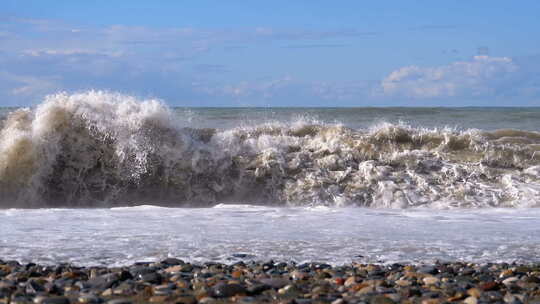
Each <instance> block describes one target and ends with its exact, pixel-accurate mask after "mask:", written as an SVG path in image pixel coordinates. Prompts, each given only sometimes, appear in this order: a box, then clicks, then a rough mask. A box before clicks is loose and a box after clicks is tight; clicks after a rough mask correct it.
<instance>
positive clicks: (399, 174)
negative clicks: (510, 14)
mask: <svg viewBox="0 0 540 304" xmlns="http://www.w3.org/2000/svg"><path fill="white" fill-rule="evenodd" d="M186 125H189V118H185V119H183V118H182V117H181V116H178V115H177V114H175V113H174V112H172V111H171V110H170V109H169V108H168V107H167V106H166V105H165V104H164V103H162V102H160V101H158V100H138V99H136V98H134V97H131V96H125V95H121V94H116V93H108V92H101V91H89V92H85V93H78V94H67V93H59V94H55V95H50V96H48V97H46V98H45V100H44V101H43V103H41V104H40V105H38V106H37V107H35V108H24V109H18V110H15V111H13V112H11V113H10V114H9V115H8V116H7V117H6V118H5V119H4V120H3V121H2V122H1V123H0V126H1V131H0V207H2V208H10V207H16V208H33V207H89V206H90V207H111V206H129V205H138V204H153V205H154V204H156V205H162V206H215V205H217V204H219V203H228V202H234V203H243V202H246V203H255V204H261V205H293V206H295V205H314V206H366V207H377V208H408V207H429V208H452V207H478V208H480V207H537V206H539V205H540V133H538V132H534V131H523V130H496V131H481V130H474V129H470V130H456V129H450V128H441V129H433V128H432V129H427V128H426V129H424V128H417V127H411V126H408V125H405V124H399V123H398V124H392V123H383V124H379V125H376V126H373V127H372V128H369V129H359V130H358V129H350V128H347V127H346V126H343V125H340V124H337V123H336V124H324V123H318V122H316V121H314V120H309V119H298V120H297V121H293V122H290V123H283V122H275V123H265V124H251V125H244V126H242V127H236V128H231V129H227V130H219V129H210V128H208V129H196V128H189V127H186Z"/></svg>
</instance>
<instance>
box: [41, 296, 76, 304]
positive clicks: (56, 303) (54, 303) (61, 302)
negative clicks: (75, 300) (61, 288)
mask: <svg viewBox="0 0 540 304" xmlns="http://www.w3.org/2000/svg"><path fill="white" fill-rule="evenodd" d="M36 299H37V298H36ZM35 303H36V304H70V301H69V299H68V298H66V297H50V298H49V297H47V298H46V297H43V298H40V299H39V300H36V301H35Z"/></svg>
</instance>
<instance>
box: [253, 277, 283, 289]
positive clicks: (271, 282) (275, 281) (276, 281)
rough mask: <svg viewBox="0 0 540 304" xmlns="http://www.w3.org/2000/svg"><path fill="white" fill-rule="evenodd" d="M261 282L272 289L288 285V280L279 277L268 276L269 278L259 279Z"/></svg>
mask: <svg viewBox="0 0 540 304" xmlns="http://www.w3.org/2000/svg"><path fill="white" fill-rule="evenodd" d="M260 282H261V283H263V284H266V285H268V286H270V287H272V288H274V289H279V288H283V287H285V286H286V285H289V283H290V281H289V280H285V279H280V278H269V279H261V280H260Z"/></svg>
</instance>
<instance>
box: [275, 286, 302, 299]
mask: <svg viewBox="0 0 540 304" xmlns="http://www.w3.org/2000/svg"><path fill="white" fill-rule="evenodd" d="M278 293H279V294H280V295H284V296H296V295H298V294H299V293H300V290H299V289H298V288H297V287H296V286H294V285H287V286H285V287H283V288H280V289H279V290H278Z"/></svg>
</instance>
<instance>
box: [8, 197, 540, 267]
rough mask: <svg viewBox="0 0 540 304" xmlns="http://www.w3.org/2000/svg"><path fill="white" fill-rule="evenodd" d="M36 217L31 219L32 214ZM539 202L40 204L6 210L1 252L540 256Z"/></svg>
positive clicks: (45, 258) (128, 256)
mask: <svg viewBox="0 0 540 304" xmlns="http://www.w3.org/2000/svg"><path fill="white" fill-rule="evenodd" d="M30 218H31V219H32V220H29V219H30ZM539 227H540V209H536V208H535V209H477V210H470V209H467V210H461V209H460V210H447V211H441V210H433V209H431V210H427V209H424V210H392V209H365V208H331V207H308V208H306V207H302V208H268V207H260V206H251V205H234V206H220V207H219V208H156V207H151V206H138V207H131V208H121V209H118V208H114V209H34V210H22V209H19V210H9V211H8V210H4V211H2V212H0V230H1V231H2V234H0V257H2V259H4V260H7V259H16V260H20V261H33V262H40V263H59V262H71V263H75V264H78V265H96V264H99V265H126V264H131V263H134V262H138V261H156V260H160V259H163V258H165V257H179V258H182V259H186V260H188V261H193V262H202V261H220V262H225V263H231V262H234V261H236V260H237V259H236V258H234V257H233V254H235V253H244V254H248V255H249V256H250V257H249V258H248V259H254V260H269V259H275V260H294V261H297V262H300V261H320V262H328V263H332V264H346V263H350V262H353V261H356V262H381V261H382V262H387V263H391V262H413V263H416V262H429V261H434V260H437V259H439V260H442V261H473V262H514V261H517V262H540V257H539V256H538V255H537V252H539V250H540V233H539V232H540V228H539Z"/></svg>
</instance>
